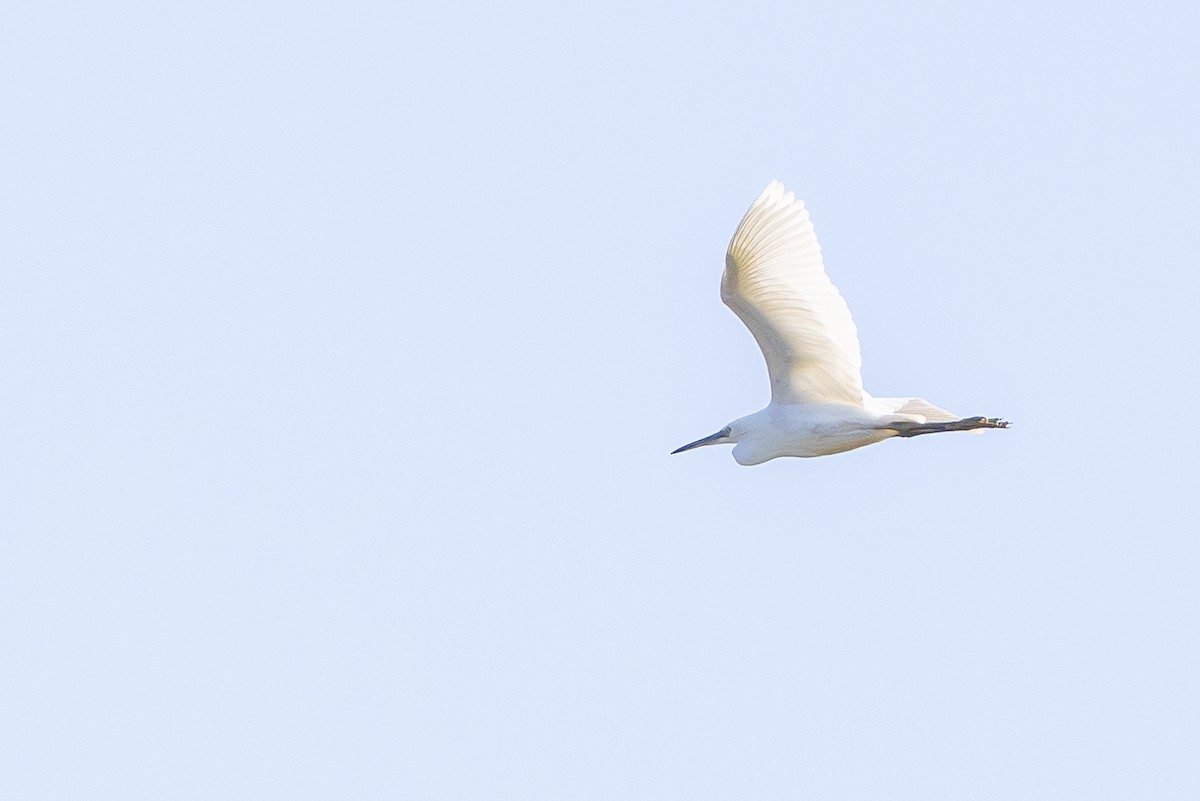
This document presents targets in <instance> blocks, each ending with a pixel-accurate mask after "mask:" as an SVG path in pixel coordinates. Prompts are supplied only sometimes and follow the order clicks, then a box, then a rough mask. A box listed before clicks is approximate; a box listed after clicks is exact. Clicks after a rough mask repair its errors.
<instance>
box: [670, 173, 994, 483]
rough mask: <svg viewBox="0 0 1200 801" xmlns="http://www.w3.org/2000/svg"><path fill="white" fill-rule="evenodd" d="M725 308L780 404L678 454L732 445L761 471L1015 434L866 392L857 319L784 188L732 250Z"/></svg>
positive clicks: (758, 208)
mask: <svg viewBox="0 0 1200 801" xmlns="http://www.w3.org/2000/svg"><path fill="white" fill-rule="evenodd" d="M721 299H722V300H723V301H725V304H726V305H727V306H729V308H731V309H733V311H734V313H736V314H737V316H738V317H740V318H741V320H742V322H744V323H745V324H746V327H747V328H749V329H750V333H751V334H753V335H754V338H755V340H757V341H758V345H759V347H760V348H761V349H762V352H763V357H764V358H765V359H766V362H767V372H768V373H769V374H770V379H771V403H770V404H769V405H768V406H767V407H766V408H765V409H763V410H762V411H759V412H755V413H754V414H751V415H748V416H746V417H742V418H740V419H738V420H735V421H733V422H732V423H730V424H729V425H727V426H726V427H725V428H723V429H722V430H721V431H718V432H717V433H716V434H713V435H711V436H708V437H705V438H704V439H701V440H697V441H696V442H693V443H691V444H689V445H685V446H683V447H682V448H679V449H678V450H677V451H675V452H676V453H679V452H680V451H685V450H690V449H692V448H696V447H700V446H702V445H718V444H722V443H733V444H734V449H733V457H734V459H736V460H737V461H738V463H739V464H744V465H752V464H760V463H762V462H765V461H768V460H770V459H775V458H777V457H780V456H800V457H807V456H825V455H828V454H832V453H840V452H842V451H848V450H852V449H854V448H861V447H862V446H864V445H871V444H873V443H876V442H880V441H882V440H885V439H888V438H889V437H894V436H915V435H916V434H921V433H932V432H934V431H951V430H953V431H959V430H970V429H974V428H1003V427H1006V426H1007V423H1002V422H1001V421H998V420H994V419H993V420H985V419H984V418H971V419H970V420H963V419H962V418H959V417H958V416H956V415H954V414H951V413H950V412H947V411H946V410H945V409H939V408H937V407H936V406H933V405H932V404H930V403H928V402H927V401H924V400H921V399H920V398H875V397H872V396H871V395H870V394H868V393H867V392H866V391H864V390H863V386H862V357H861V355H860V352H859V345H858V330H857V329H856V328H855V326H854V320H853V319H852V318H851V317H850V309H849V308H848V307H847V306H846V302H845V301H844V300H843V299H842V296H841V294H840V293H839V292H838V290H837V287H835V286H834V285H833V282H832V281H830V280H829V276H828V275H826V274H825V266H824V263H823V261H822V259H821V248H820V245H819V244H817V236H816V233H815V232H814V231H813V227H812V222H811V221H810V220H809V216H808V211H807V210H806V209H805V208H804V203H803V202H802V201H800V200H796V198H795V196H794V195H793V194H792V193H791V192H787V191H785V190H784V188H783V185H782V184H780V183H779V182H778V181H772V182H771V184H770V185H769V186H768V187H767V188H766V190H765V191H764V192H763V193H762V194H761V195H760V196H759V198H758V200H756V201H755V202H754V205H752V206H751V207H750V209H749V211H747V212H746V216H745V217H744V218H742V222H741V224H740V225H738V228H737V231H736V232H735V233H734V235H733V239H732V240H731V241H730V243H729V251H728V253H727V254H726V256H725V272H724V274H723V275H722V277H721Z"/></svg>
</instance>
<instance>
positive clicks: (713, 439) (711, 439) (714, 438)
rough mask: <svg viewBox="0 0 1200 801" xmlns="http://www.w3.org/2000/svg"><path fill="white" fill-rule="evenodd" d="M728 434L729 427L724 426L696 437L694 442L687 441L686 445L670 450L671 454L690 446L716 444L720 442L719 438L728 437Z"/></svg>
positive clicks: (681, 451)
mask: <svg viewBox="0 0 1200 801" xmlns="http://www.w3.org/2000/svg"><path fill="white" fill-rule="evenodd" d="M728 436H729V428H728V427H725V428H722V429H721V430H720V431H718V432H717V433H715V434H712V435H710V436H707V437H705V438H704V439H698V440H696V441H695V442H689V443H688V444H687V445H684V446H683V447H682V448H676V449H675V450H673V451H671V455H672V456H674V455H675V454H677V453H683V452H684V451H690V450H691V449H692V448H699V447H700V446H701V445H716V444H717V443H718V442H720V441H721V440H723V439H725V437H728Z"/></svg>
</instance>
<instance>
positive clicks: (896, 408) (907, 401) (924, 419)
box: [863, 392, 962, 423]
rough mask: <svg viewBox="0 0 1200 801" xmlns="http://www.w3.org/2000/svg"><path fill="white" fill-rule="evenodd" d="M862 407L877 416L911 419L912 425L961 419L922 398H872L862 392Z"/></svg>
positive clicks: (950, 421)
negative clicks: (891, 415) (902, 416)
mask: <svg viewBox="0 0 1200 801" xmlns="http://www.w3.org/2000/svg"><path fill="white" fill-rule="evenodd" d="M863 405H864V406H866V407H867V408H868V409H872V410H874V411H876V412H878V413H879V414H902V415H905V416H906V417H911V418H912V421H913V422H914V423H952V422H954V421H955V420H960V419H962V418H960V417H959V416H958V415H957V414H954V413H953V412H948V411H946V410H945V409H939V408H938V407H937V406H934V405H933V404H932V403H930V402H929V401H927V400H924V399H922V398H873V397H871V396H870V395H867V394H866V393H865V392H864V393H863Z"/></svg>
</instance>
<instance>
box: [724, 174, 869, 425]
mask: <svg viewBox="0 0 1200 801" xmlns="http://www.w3.org/2000/svg"><path fill="white" fill-rule="evenodd" d="M721 299H722V300H723V301H725V305H727V306H728V307H729V308H731V309H733V311H734V313H735V314H736V315H737V316H738V317H740V318H741V320H742V322H743V323H745V324H746V327H747V328H749V329H750V333H751V334H753V335H754V338H755V340H757V341H758V346H759V347H760V348H761V349H762V352H763V357H764V358H765V359H766V361H767V372H768V373H769V374H770V376H771V400H772V402H774V403H848V404H853V405H856V406H861V405H862V402H863V388H862V357H861V355H860V352H859V346H858V329H856V328H855V327H854V320H853V319H852V318H851V317H850V309H849V307H847V306H846V301H845V300H843V299H842V296H841V294H840V293H839V292H838V290H837V287H835V286H834V285H833V282H832V281H830V280H829V276H827V275H826V274H825V265H824V263H823V262H822V259H821V246H820V245H819V244H818V243H817V235H816V233H814V231H813V226H812V222H811V220H809V217H808V211H807V209H805V208H804V202H803V201H800V200H796V197H795V195H794V194H792V193H791V192H787V191H786V190H784V188H783V185H782V184H781V183H779V182H778V181H772V182H771V184H770V185H769V186H768V187H767V188H766V190H764V191H763V193H762V194H761V195H760V196H759V198H758V200H756V201H754V205H752V206H751V207H750V210H749V211H747V212H746V216H745V217H743V218H742V222H741V224H740V225H739V226H738V228H737V231H736V232H734V235H733V239H732V240H731V241H730V243H729V252H728V253H727V254H726V256H725V273H724V275H722V277H721Z"/></svg>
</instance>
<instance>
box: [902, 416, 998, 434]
mask: <svg viewBox="0 0 1200 801" xmlns="http://www.w3.org/2000/svg"><path fill="white" fill-rule="evenodd" d="M1008 426H1009V423H1008V421H1006V420H1001V419H1000V418H998V417H967V418H965V419H963V420H951V421H949V422H945V423H889V424H888V426H887V427H888V429H890V430H892V431H895V432H896V434H897V436H901V437H919V436H921V435H922V434H938V433H940V432H942V431H975V430H976V429H980V428H1008Z"/></svg>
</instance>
